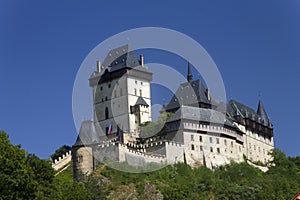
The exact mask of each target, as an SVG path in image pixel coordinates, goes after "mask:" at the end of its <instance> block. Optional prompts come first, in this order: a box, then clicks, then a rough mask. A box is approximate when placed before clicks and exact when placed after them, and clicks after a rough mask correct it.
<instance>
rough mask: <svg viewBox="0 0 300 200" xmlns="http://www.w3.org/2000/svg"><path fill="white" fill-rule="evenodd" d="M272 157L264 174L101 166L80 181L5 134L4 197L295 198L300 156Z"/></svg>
mask: <svg viewBox="0 0 300 200" xmlns="http://www.w3.org/2000/svg"><path fill="white" fill-rule="evenodd" d="M271 156H272V157H273V160H272V161H270V162H269V163H268V166H269V170H268V171H267V172H266V173H264V172H262V171H260V170H259V169H257V168H255V167H253V166H251V165H249V164H247V163H246V162H242V163H234V162H232V163H230V164H228V165H225V166H221V167H219V168H217V169H215V170H214V171H211V170H209V169H207V168H206V167H204V166H200V167H199V168H191V167H190V166H188V165H185V164H183V163H178V164H175V165H169V166H166V167H164V168H162V169H160V170H157V171H153V172H148V173H139V174H138V173H126V172H121V171H118V170H115V169H113V168H110V167H107V166H106V165H100V166H99V167H98V168H97V169H96V170H95V171H94V172H93V173H92V175H90V176H83V178H82V179H81V181H80V182H77V181H75V180H74V179H73V175H72V170H71V169H72V168H71V167H70V168H69V169H67V170H66V171H63V172H62V173H60V174H58V175H57V176H55V175H54V174H55V172H54V170H53V169H52V168H51V163H50V162H49V161H45V160H41V159H39V158H38V157H37V156H35V155H32V154H28V153H27V152H26V151H25V150H23V149H21V146H20V145H16V146H14V145H12V144H11V143H10V141H9V139H8V135H7V134H6V133H4V132H3V131H2V132H0V199H45V200H46V199H63V200H71V199H75V200H76V199H87V200H89V199H148V200H152V199H158V200H159V199H204V200H205V199H233V200H235V199H247V200H248V199H250V200H251V199H266V200H268V199H270V200H271V199H272V200H273V199H291V198H292V197H293V196H294V195H295V194H296V193H297V192H299V188H300V166H299V163H300V160H299V159H300V158H299V156H298V157H294V158H293V157H286V155H285V154H284V153H283V152H281V151H280V150H278V149H274V150H273V151H272V152H271ZM122 166H123V167H125V168H129V166H126V165H125V164H122Z"/></svg>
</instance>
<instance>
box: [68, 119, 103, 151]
mask: <svg viewBox="0 0 300 200" xmlns="http://www.w3.org/2000/svg"><path fill="white" fill-rule="evenodd" d="M97 132H98V134H97ZM99 142H100V134H99V131H97V129H96V127H95V125H94V122H93V121H91V120H86V121H83V122H82V124H81V127H80V131H79V134H78V136H77V140H76V142H75V144H74V145H73V146H81V145H90V144H95V143H99Z"/></svg>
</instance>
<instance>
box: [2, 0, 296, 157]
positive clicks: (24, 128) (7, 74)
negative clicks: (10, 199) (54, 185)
mask: <svg viewBox="0 0 300 200" xmlns="http://www.w3.org/2000/svg"><path fill="white" fill-rule="evenodd" d="M299 10H300V1H299V0H285V1H283V0H281V1H279V0H270V1H261V0H252V1H247V2H245V1H233V0H226V1H178V2H174V1H169V2H167V1H145V2H143V1H134V0H133V1H120V2H118V1H88V2H83V1H47V2H45V1H43V2H41V1H14V0H12V1H11V0H2V1H1V2H0V94H1V96H0V97H1V98H0V129H2V130H5V131H6V132H7V133H9V135H10V138H11V141H12V142H13V143H14V144H22V146H23V148H25V149H27V150H28V151H29V152H30V153H35V154H37V155H38V156H40V157H42V158H48V156H49V155H50V154H52V153H53V152H54V151H55V149H57V148H58V147H60V146H61V145H63V144H68V145H72V144H73V143H74V142H75V139H76V134H77V133H76V129H75V126H74V122H73V116H72V90H73V83H74V80H75V76H76V73H77V70H78V69H79V67H80V64H81V63H82V61H83V60H84V58H85V57H86V56H87V54H88V53H89V52H90V51H91V50H92V49H93V48H94V47H95V46H96V45H98V44H99V43H100V42H102V41H103V40H105V39H107V38H108V37H110V36H112V35H114V34H117V33H119V32H122V31H125V30H128V29H132V28H138V27H147V26H155V27H164V28H169V29H174V30H176V31H180V32H182V33H185V34H186V35H188V36H190V37H192V38H193V39H195V40H196V41H198V42H199V43H200V44H201V45H202V46H203V47H204V48H205V49H206V51H207V52H208V53H209V54H210V56H211V57H212V58H213V60H214V61H215V63H216V64H217V66H218V68H219V71H220V72H221V75H222V77H223V81H224V84H225V87H226V92H227V98H228V100H229V99H230V98H233V99H236V100H238V101H241V102H243V103H244V104H246V105H248V106H250V107H252V108H254V109H256V108H257V104H258V100H259V97H258V94H259V93H261V99H262V101H263V103H264V106H265V108H266V111H267V113H268V114H269V117H270V119H271V121H272V123H273V124H274V129H275V146H276V147H277V148H279V149H281V150H283V151H284V152H285V153H286V154H287V155H290V156H296V155H300V152H299V151H300V149H299V140H300V131H299V126H298V125H299V124H298V123H299V119H300V117H299V111H300V109H299V107H298V102H300V93H299V82H300V81H299V75H300V69H299V67H300V66H299V63H300V38H299V36H300V12H299ZM149 54H151V52H150V53H149ZM153 55H158V54H151V55H149V57H147V55H145V59H146V61H147V62H152V61H155V62H162V63H167V64H169V65H172V66H174V67H175V68H176V67H177V68H180V67H186V66H183V65H186V63H184V62H183V61H181V62H180V60H179V61H178V62H174V61H170V58H171V60H172V56H170V55H168V54H163V53H162V54H161V55H158V56H156V57H155V56H153ZM147 59H148V60H147ZM174 60H176V59H174ZM182 69H183V70H182V73H184V72H185V71H184V70H185V68H182ZM154 95H155V94H154ZM160 95H161V94H157V95H156V96H155V97H153V98H161V96H160Z"/></svg>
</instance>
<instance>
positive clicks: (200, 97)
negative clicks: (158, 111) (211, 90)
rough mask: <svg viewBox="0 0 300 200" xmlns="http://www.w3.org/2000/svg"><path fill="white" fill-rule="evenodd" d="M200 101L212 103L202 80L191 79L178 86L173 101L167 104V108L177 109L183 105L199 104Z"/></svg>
mask: <svg viewBox="0 0 300 200" xmlns="http://www.w3.org/2000/svg"><path fill="white" fill-rule="evenodd" d="M199 102H201V103H205V104H209V105H210V104H211V101H210V100H208V98H207V89H206V87H205V86H204V85H203V84H202V82H201V81H200V80H194V81H192V80H190V82H186V83H182V84H180V86H179V87H178V89H177V91H176V93H175V95H174V96H173V97H172V99H171V101H170V102H169V103H168V104H167V105H166V110H167V111H168V110H172V109H177V108H179V107H180V106H181V105H188V106H197V107H198V105H199Z"/></svg>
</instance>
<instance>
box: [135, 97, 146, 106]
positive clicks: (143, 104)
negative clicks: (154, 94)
mask: <svg viewBox="0 0 300 200" xmlns="http://www.w3.org/2000/svg"><path fill="white" fill-rule="evenodd" d="M135 105H142V106H149V105H148V104H147V102H146V101H145V99H144V98H143V97H139V98H138V99H137V101H136V103H135Z"/></svg>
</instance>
